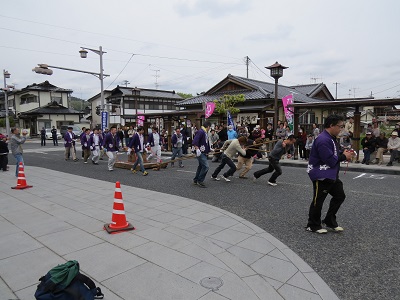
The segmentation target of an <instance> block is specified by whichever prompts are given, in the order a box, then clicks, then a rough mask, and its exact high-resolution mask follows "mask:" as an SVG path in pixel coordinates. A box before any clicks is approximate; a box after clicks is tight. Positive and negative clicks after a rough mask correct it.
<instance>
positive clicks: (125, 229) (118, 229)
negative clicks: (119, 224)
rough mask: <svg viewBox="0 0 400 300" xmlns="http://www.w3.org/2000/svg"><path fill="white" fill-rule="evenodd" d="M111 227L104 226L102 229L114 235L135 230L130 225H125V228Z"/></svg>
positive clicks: (108, 225)
mask: <svg viewBox="0 0 400 300" xmlns="http://www.w3.org/2000/svg"><path fill="white" fill-rule="evenodd" d="M111 225H113V224H104V229H105V230H106V231H107V232H108V233H110V234H115V233H120V232H122V231H130V230H135V229H136V228H135V227H133V225H132V224H130V223H127V224H126V227H123V228H112V227H111Z"/></svg>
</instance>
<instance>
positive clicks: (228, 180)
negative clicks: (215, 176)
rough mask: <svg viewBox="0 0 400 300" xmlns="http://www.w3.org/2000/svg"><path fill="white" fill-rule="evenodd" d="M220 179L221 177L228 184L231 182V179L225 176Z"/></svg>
mask: <svg viewBox="0 0 400 300" xmlns="http://www.w3.org/2000/svg"><path fill="white" fill-rule="evenodd" d="M220 177H221V179H225V181H226V182H230V181H231V180H230V179H229V178H226V177H225V176H224V175H221V176H220Z"/></svg>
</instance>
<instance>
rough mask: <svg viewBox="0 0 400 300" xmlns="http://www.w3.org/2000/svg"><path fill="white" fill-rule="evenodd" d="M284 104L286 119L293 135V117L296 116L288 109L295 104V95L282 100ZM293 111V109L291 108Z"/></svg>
mask: <svg viewBox="0 0 400 300" xmlns="http://www.w3.org/2000/svg"><path fill="white" fill-rule="evenodd" d="M282 104H283V110H284V112H285V118H286V122H287V123H288V125H289V127H290V131H291V133H293V117H294V114H293V112H292V111H290V110H289V109H288V105H289V104H293V95H292V94H290V95H287V96H285V97H283V98H282ZM291 109H293V108H291Z"/></svg>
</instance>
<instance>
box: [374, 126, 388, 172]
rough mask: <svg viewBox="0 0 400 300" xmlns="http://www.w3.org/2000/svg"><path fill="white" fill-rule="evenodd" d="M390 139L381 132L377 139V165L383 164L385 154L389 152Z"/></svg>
mask: <svg viewBox="0 0 400 300" xmlns="http://www.w3.org/2000/svg"><path fill="white" fill-rule="evenodd" d="M388 141H389V140H388V138H387V137H386V136H385V133H384V132H381V133H380V134H379V136H378V137H377V138H376V139H375V147H376V163H377V164H379V165H381V164H383V153H384V152H385V151H387V145H388Z"/></svg>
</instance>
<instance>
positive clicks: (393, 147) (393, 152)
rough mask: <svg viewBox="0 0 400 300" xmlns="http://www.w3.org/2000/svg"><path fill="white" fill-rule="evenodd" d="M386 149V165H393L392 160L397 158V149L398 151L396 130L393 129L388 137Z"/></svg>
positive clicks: (399, 147)
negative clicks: (387, 151)
mask: <svg viewBox="0 0 400 300" xmlns="http://www.w3.org/2000/svg"><path fill="white" fill-rule="evenodd" d="M387 146H388V150H389V151H390V160H389V163H388V164H387V166H389V167H391V166H393V161H394V160H395V159H396V158H397V159H398V160H399V162H400V159H399V151H400V138H399V134H398V132H397V131H393V132H392V134H391V136H390V139H389V140H388V145H387Z"/></svg>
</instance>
